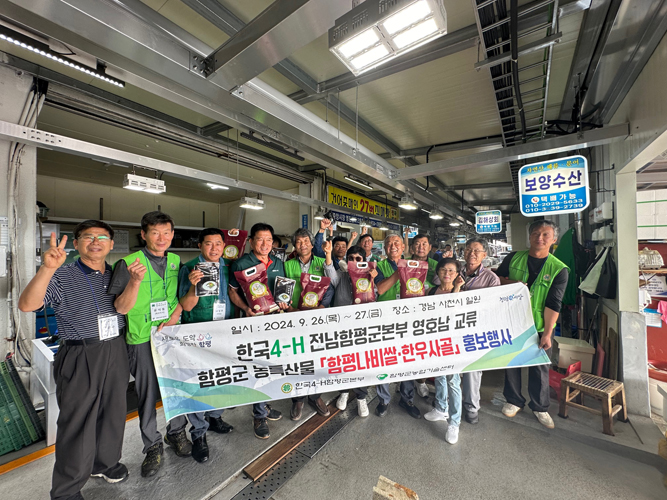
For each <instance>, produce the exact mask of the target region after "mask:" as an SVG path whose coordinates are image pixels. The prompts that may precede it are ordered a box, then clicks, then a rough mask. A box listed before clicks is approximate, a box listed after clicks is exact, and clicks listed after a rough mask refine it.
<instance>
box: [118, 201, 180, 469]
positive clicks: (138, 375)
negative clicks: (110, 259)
mask: <svg viewBox="0 0 667 500" xmlns="http://www.w3.org/2000/svg"><path fill="white" fill-rule="evenodd" d="M141 237H142V239H143V240H144V241H146V246H145V247H144V248H142V249H141V250H140V251H138V252H135V253H133V254H130V255H128V256H127V257H125V258H124V259H122V260H120V261H118V262H117V263H116V266H115V268H114V274H113V277H112V279H111V283H110V285H109V292H108V293H110V294H113V295H117V297H116V300H115V302H114V305H115V307H116V310H117V311H118V312H119V313H121V314H125V315H127V338H126V342H127V353H128V358H129V361H130V373H131V374H132V376H133V377H134V379H135V380H134V385H135V390H136V392H137V397H138V399H139V408H138V412H139V427H140V428H141V438H142V440H143V442H144V450H143V451H144V453H145V454H146V458H145V459H144V461H143V463H142V464H141V475H142V476H143V477H148V476H153V475H154V474H155V473H156V472H157V471H158V469H159V468H160V466H161V465H162V453H163V445H162V435H161V434H160V433H159V432H158V430H157V420H156V411H155V402H156V401H157V400H158V399H160V387H159V386H158V383H157V376H156V374H155V366H154V365H153V356H152V354H151V329H152V328H153V326H160V325H166V326H170V325H175V324H177V323H178V320H179V318H180V316H181V311H182V308H181V305H180V304H179V303H178V296H177V292H178V272H179V268H180V263H181V261H180V258H179V257H178V255H176V254H173V253H169V252H167V249H168V248H169V247H170V246H171V240H172V239H173V237H174V221H173V219H172V218H171V217H169V216H168V215H167V214H165V213H162V212H159V211H158V212H149V213H147V214H145V215H144V216H143V217H142V218H141ZM186 425H187V419H186V418H185V417H184V416H182V415H181V416H179V417H176V418H174V419H172V420H171V421H170V422H169V425H167V435H166V436H165V437H164V440H165V442H166V443H167V444H169V445H170V446H172V447H173V448H174V450H175V451H176V455H178V456H179V457H188V456H190V455H191V453H192V444H191V443H190V441H188V438H187V437H186V435H185V426H186Z"/></svg>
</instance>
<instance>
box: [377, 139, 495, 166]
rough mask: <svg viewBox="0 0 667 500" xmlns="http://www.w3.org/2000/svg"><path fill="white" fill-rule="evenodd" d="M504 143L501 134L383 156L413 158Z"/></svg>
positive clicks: (384, 155)
mask: <svg viewBox="0 0 667 500" xmlns="http://www.w3.org/2000/svg"><path fill="white" fill-rule="evenodd" d="M502 145H503V138H502V136H500V135H494V136H489V137H481V138H479V139H469V140H467V141H457V142H448V143H446V144H435V145H433V146H420V147H418V148H410V149H401V150H400V152H399V154H397V155H392V153H382V154H381V155H380V156H381V157H382V158H394V159H399V160H402V159H403V158H412V157H415V156H426V153H428V154H432V155H433V154H436V153H449V152H452V151H465V150H467V149H475V148H485V147H489V146H498V147H501V146H502Z"/></svg>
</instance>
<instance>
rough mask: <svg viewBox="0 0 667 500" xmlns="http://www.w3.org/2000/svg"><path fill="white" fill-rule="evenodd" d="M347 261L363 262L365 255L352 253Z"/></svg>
mask: <svg viewBox="0 0 667 500" xmlns="http://www.w3.org/2000/svg"><path fill="white" fill-rule="evenodd" d="M347 261H348V262H363V261H364V258H363V257H360V256H359V255H357V256H354V255H350V256H349V257H348V258H347Z"/></svg>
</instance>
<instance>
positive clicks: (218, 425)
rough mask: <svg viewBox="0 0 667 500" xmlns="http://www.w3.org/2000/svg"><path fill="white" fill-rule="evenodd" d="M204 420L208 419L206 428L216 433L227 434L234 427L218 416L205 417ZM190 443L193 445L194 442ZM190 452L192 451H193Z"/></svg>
mask: <svg viewBox="0 0 667 500" xmlns="http://www.w3.org/2000/svg"><path fill="white" fill-rule="evenodd" d="M206 420H207V421H208V430H209V431H213V432H217V433H218V434H229V433H230V432H232V430H233V429H234V427H233V426H231V425H229V424H228V423H227V422H225V421H224V420H223V419H221V418H220V417H218V418H210V417H206ZM192 445H193V447H194V442H193V443H192ZM192 453H194V451H193V452H192Z"/></svg>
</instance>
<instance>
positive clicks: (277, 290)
mask: <svg viewBox="0 0 667 500" xmlns="http://www.w3.org/2000/svg"><path fill="white" fill-rule="evenodd" d="M295 285H296V281H295V280H293V279H290V278H284V277H283V276H278V277H277V278H276V284H275V285H274V290H273V296H274V297H275V300H276V302H277V303H280V302H284V303H285V304H287V305H289V303H290V302H292V294H293V293H294V286H295Z"/></svg>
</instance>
